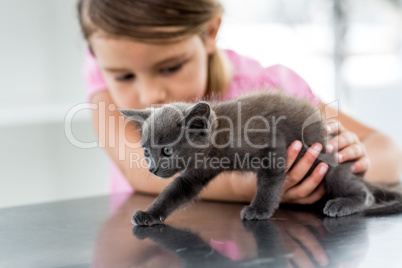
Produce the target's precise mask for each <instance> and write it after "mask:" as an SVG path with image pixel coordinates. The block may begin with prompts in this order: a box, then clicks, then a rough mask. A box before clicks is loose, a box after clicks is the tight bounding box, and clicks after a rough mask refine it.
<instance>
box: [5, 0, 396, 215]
mask: <svg viewBox="0 0 402 268" xmlns="http://www.w3.org/2000/svg"><path fill="white" fill-rule="evenodd" d="M75 2H76V1H75V0H13V1H7V0H0V7H1V8H0V33H1V37H0V40H1V42H0V207H5V206H13V205H21V204H29V203H38V202H46V201H52V200H60V199H69V198H77V197H84V196H91V195H98V194H105V193H107V189H108V172H107V171H108V166H107V165H108V157H107V155H106V153H105V152H104V151H103V149H100V148H95V149H80V148H77V147H75V146H73V145H72V144H70V143H69V142H68V140H67V139H66V137H65V134H64V118H65V115H66V113H67V111H68V110H69V109H70V108H71V107H73V106H74V105H76V104H78V103H81V102H84V101H85V93H84V92H85V91H84V83H83V77H82V75H81V66H82V59H83V57H82V56H83V50H84V48H85V44H84V42H83V40H82V38H81V35H80V32H79V28H78V24H77V19H76V13H75ZM222 2H223V4H224V6H225V8H226V13H225V17H224V21H223V25H222V29H221V32H220V34H219V39H218V43H219V45H220V46H221V47H224V48H231V49H234V50H236V51H237V52H239V53H242V54H244V55H248V56H251V57H254V58H256V59H258V60H259V61H260V62H261V63H262V64H263V65H265V66H268V65H270V64H276V63H281V64H284V65H287V66H289V67H290V68H293V69H294V70H295V71H296V72H298V73H299V74H300V75H301V76H302V77H304V78H305V79H306V81H307V82H308V83H309V84H310V85H311V87H312V89H313V91H314V92H315V93H316V94H317V95H319V96H320V97H321V98H322V100H323V101H325V102H330V101H332V100H334V98H335V93H334V73H333V71H334V64H333V58H332V57H333V55H332V52H333V44H334V39H333V38H334V37H333V30H332V27H333V25H331V22H332V17H331V16H332V15H331V8H332V7H331V4H330V3H332V1H326V0H300V1H294V0H277V1H276V0H250V1H247V3H246V2H245V1H243V0H224V1H222ZM392 2H393V1H386V0H364V1H363V0H353V1H350V3H352V4H351V6H350V11H351V15H352V20H351V28H350V31H349V33H348V36H347V38H346V39H347V42H348V57H347V59H346V61H345V66H344V68H343V78H344V82H345V86H346V87H345V88H346V90H347V92H348V94H347V102H348V105H347V108H348V112H349V113H350V114H351V115H353V116H355V117H356V118H358V119H359V120H361V121H363V122H365V123H366V124H369V125H370V126H372V127H375V128H377V129H379V130H381V131H383V132H385V133H387V134H389V135H390V136H392V137H394V138H395V139H397V140H398V141H399V142H400V143H402V135H401V134H402V124H400V116H401V115H402V106H401V105H400V104H399V103H400V100H401V99H402V90H401V88H402V79H401V75H402V53H401V51H402V49H401V44H402V38H401V32H402V31H400V29H402V28H401V27H400V26H401V24H400V18H401V17H400V9H398V8H397V7H396V6H394V5H393V4H390V3H392ZM73 132H74V134H75V135H76V137H77V138H79V139H80V140H82V141H93V140H95V135H94V132H93V129H92V125H91V121H90V117H89V112H88V113H86V112H81V113H80V114H79V115H77V116H76V117H74V120H73Z"/></svg>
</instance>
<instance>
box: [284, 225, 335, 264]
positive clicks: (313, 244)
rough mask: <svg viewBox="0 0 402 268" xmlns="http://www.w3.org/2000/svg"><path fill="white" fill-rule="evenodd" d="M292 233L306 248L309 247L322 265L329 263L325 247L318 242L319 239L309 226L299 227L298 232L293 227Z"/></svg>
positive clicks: (290, 231)
mask: <svg viewBox="0 0 402 268" xmlns="http://www.w3.org/2000/svg"><path fill="white" fill-rule="evenodd" d="M289 233H290V235H291V236H292V237H293V238H294V239H296V240H297V241H299V243H300V244H302V245H303V246H304V247H305V248H307V249H308V250H309V251H310V253H311V254H312V255H313V257H314V259H315V260H316V261H317V262H318V263H319V264H320V265H321V266H325V265H327V264H328V256H327V254H326V253H325V251H324V249H323V248H322V246H321V245H320V243H318V241H317V239H316V238H315V237H314V235H313V234H312V233H311V232H310V231H309V230H308V229H307V228H298V229H297V230H296V232H294V231H293V230H292V229H290V230H289Z"/></svg>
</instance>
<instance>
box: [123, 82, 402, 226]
mask: <svg viewBox="0 0 402 268" xmlns="http://www.w3.org/2000/svg"><path fill="white" fill-rule="evenodd" d="M239 106H240V107H241V110H239ZM119 111H120V112H121V113H122V114H123V115H125V116H127V117H128V118H129V119H130V120H133V121H135V122H137V124H138V127H140V128H141V131H142V137H141V145H142V146H143V147H144V148H147V149H148V150H149V154H150V155H149V157H147V158H146V159H147V162H148V164H149V169H150V171H151V172H152V173H153V174H155V175H156V176H159V177H161V178H170V177H172V176H173V175H175V174H176V173H179V174H180V175H179V176H178V177H177V178H176V179H175V180H174V181H173V182H172V183H171V184H170V185H169V186H168V187H167V188H166V189H165V190H164V191H163V192H162V193H161V194H160V195H159V197H158V198H157V199H156V201H155V202H154V203H153V204H152V205H151V206H150V207H149V208H148V209H147V211H145V212H143V211H137V212H136V213H135V214H134V216H133V218H132V222H133V223H134V224H136V225H153V224H159V223H161V222H163V221H164V220H165V219H166V217H168V215H169V214H171V213H172V212H173V211H174V210H175V209H177V208H178V207H180V206H181V205H184V204H186V203H187V202H189V201H191V200H192V199H193V198H195V197H196V196H197V195H198V194H199V192H200V191H201V190H202V189H203V187H204V186H206V185H207V184H208V183H209V182H210V181H211V180H212V179H213V178H214V177H216V176H217V175H218V174H219V173H221V172H223V171H240V172H243V171H253V172H255V173H256V174H257V191H256V195H255V196H254V199H253V201H252V202H251V204H250V205H249V206H246V207H245V208H244V209H243V210H242V211H241V218H242V219H244V220H260V219H266V218H269V217H271V215H272V214H273V213H274V211H275V209H276V208H277V207H278V205H279V203H280V193H281V187H282V184H283V182H284V179H285V168H286V157H287V148H288V147H289V145H290V144H291V143H292V142H293V141H294V140H302V141H303V148H302V150H301V152H300V154H299V156H298V157H297V159H296V161H295V162H297V161H298V160H299V159H300V158H301V157H302V156H303V155H304V154H305V153H306V151H307V149H308V148H309V147H310V146H311V145H312V144H314V143H316V142H319V143H321V144H323V145H325V143H326V140H327V139H328V138H330V137H327V136H326V134H325V132H324V130H323V126H322V124H323V121H322V120H321V115H320V112H319V111H318V112H317V109H316V108H315V107H314V106H312V104H311V103H310V102H309V101H307V100H305V99H301V98H297V97H294V96H290V95H287V94H285V93H283V92H281V91H278V90H261V91H257V92H251V93H247V94H244V95H242V96H240V97H239V98H237V99H235V100H228V101H223V102H217V101H209V102H206V101H200V102H198V103H195V104H194V103H184V102H176V103H170V104H166V105H164V106H162V107H158V108H152V109H151V108H147V109H144V110H119ZM253 116H259V118H256V119H254V120H251V121H249V122H248V125H247V126H246V122H247V120H249V119H250V118H252V117H253ZM228 119H230V120H228ZM263 119H264V120H265V121H263ZM267 122H268V125H267ZM246 127H247V129H249V130H250V129H251V130H258V129H260V130H265V131H259V132H258V131H254V132H251V131H250V132H247V136H246V135H245V132H244V130H245V128H246ZM225 130H227V131H225ZM229 130H231V131H229ZM152 141H154V142H153V143H152ZM169 146H170V147H169ZM165 147H169V148H170V149H172V150H173V151H172V152H173V153H172V154H171V155H166V154H165V153H164V152H165V151H164V150H167V152H169V151H170V150H169V149H166V148H165ZM164 148H165V149H164ZM196 155H197V156H201V157H197V156H196ZM266 156H270V157H271V160H272V159H274V160H275V159H277V160H278V162H276V163H275V164H272V163H273V161H271V162H270V163H271V164H272V165H270V166H269V168H267V166H263V165H259V166H257V167H256V166H255V165H254V166H251V165H250V164H249V165H242V166H241V165H240V164H241V163H245V162H241V161H244V159H248V160H249V161H248V162H247V163H250V159H254V160H259V159H264V157H266ZM247 157H248V158H247ZM175 159H179V160H180V161H177V160H175ZM200 159H201V160H202V161H199V160H200ZM211 159H215V160H216V159H226V161H225V163H226V165H225V166H223V165H222V166H216V165H212V160H211ZM239 159H240V161H239ZM333 159H334V155H333V153H332V154H325V153H322V154H320V155H319V157H318V159H317V160H316V161H315V163H314V164H313V166H312V167H311V169H310V170H309V172H308V174H307V175H306V176H305V178H306V177H308V176H309V174H310V173H311V172H312V171H313V169H314V168H315V167H316V166H317V164H318V163H320V162H322V161H324V162H326V163H328V164H329V169H328V172H327V174H326V175H325V178H324V180H325V182H326V190H327V195H326V197H325V198H326V199H327V202H326V204H325V206H324V207H323V213H324V214H325V215H327V216H329V217H340V216H347V215H350V214H354V213H357V212H364V211H368V212H369V213H370V214H376V213H377V212H379V213H381V212H384V211H386V213H387V214H389V213H394V212H402V196H401V194H400V193H399V192H390V191H388V190H384V189H382V188H379V187H378V186H374V185H371V184H368V183H366V182H365V181H364V180H363V178H362V177H361V176H358V175H356V174H353V173H352V172H351V170H350V167H351V164H352V163H351V162H346V163H342V164H337V163H336V162H334V160H333ZM279 160H282V161H279ZM303 179H304V178H303ZM379 192H381V193H382V194H383V195H384V196H383V197H382V199H381V196H380V194H379ZM387 208H388V210H389V211H387Z"/></svg>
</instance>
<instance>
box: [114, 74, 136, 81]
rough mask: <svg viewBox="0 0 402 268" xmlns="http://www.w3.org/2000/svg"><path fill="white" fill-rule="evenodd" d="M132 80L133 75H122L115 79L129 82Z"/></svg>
mask: <svg viewBox="0 0 402 268" xmlns="http://www.w3.org/2000/svg"><path fill="white" fill-rule="evenodd" d="M133 78H134V74H124V75H120V76H117V77H116V80H117V81H122V82H124V81H129V80H131V79H133Z"/></svg>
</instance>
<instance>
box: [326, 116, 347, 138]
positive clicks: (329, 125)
mask: <svg viewBox="0 0 402 268" xmlns="http://www.w3.org/2000/svg"><path fill="white" fill-rule="evenodd" d="M324 128H325V130H326V132H327V134H339V133H341V132H343V131H345V127H344V126H343V125H342V124H341V122H339V121H338V120H335V119H330V120H327V121H325V124H324Z"/></svg>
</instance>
